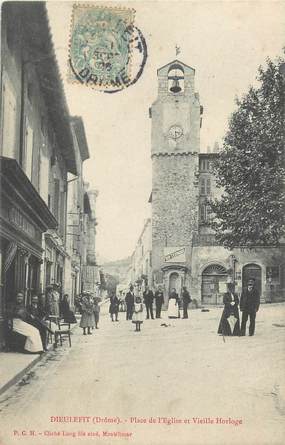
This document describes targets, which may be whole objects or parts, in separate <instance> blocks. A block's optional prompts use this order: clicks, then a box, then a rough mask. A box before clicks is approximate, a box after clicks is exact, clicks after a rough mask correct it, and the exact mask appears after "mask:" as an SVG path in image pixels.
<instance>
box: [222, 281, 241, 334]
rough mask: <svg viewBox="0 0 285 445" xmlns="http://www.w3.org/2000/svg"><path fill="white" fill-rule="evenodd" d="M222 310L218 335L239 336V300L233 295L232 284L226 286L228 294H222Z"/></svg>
mask: <svg viewBox="0 0 285 445" xmlns="http://www.w3.org/2000/svg"><path fill="white" fill-rule="evenodd" d="M223 303H224V310H223V313H222V316H221V320H220V324H219V328H218V334H222V335H229V336H232V335H235V336H238V335H240V322H239V309H238V305H239V299H238V296H237V294H235V293H234V285H233V283H229V284H228V292H226V293H225V294H224V298H223Z"/></svg>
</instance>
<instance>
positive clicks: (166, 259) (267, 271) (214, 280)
mask: <svg viewBox="0 0 285 445" xmlns="http://www.w3.org/2000/svg"><path fill="white" fill-rule="evenodd" d="M157 76H158V97H157V99H156V101H155V102H154V103H153V105H152V107H151V109H150V116H151V119H152V132H151V144H152V146H151V158H152V194H151V205H152V242H151V244H152V245H151V252H152V286H153V287H157V286H158V285H162V286H163V287H164V289H165V294H166V296H167V295H169V292H170V290H171V289H172V288H175V289H176V290H177V291H178V293H180V292H181V288H182V286H187V287H188V289H189V290H190V293H191V295H192V298H195V299H196V300H197V302H198V303H199V304H220V303H221V302H222V297H223V293H224V292H225V290H226V284H227V283H228V282H229V281H234V282H235V284H236V288H237V291H238V292H240V291H241V289H242V287H243V286H244V284H245V282H246V280H247V279H248V277H254V278H255V279H256V285H257V287H258V288H259V290H260V292H261V296H262V301H278V300H281V299H284V296H285V295H284V292H285V289H284V287H285V283H284V281H285V278H284V277H285V275H284V259H283V258H284V246H281V247H278V248H274V247H272V248H270V247H268V248H262V249H261V248H256V249H252V250H242V249H234V250H233V251H229V250H226V249H224V248H223V247H222V246H220V245H218V244H217V242H216V240H215V235H214V233H213V231H212V229H211V228H210V224H209V223H210V219H211V214H210V212H209V206H208V204H207V200H208V199H209V198H213V197H218V196H219V193H221V191H220V190H218V189H217V188H216V184H215V178H214V175H213V173H212V171H211V164H212V161H213V159H214V158H215V157H216V156H217V154H216V153H200V128H201V124H202V113H203V107H202V106H201V105H200V101H199V95H198V93H197V92H195V84H194V80H195V70H194V69H193V68H191V67H189V66H188V65H186V64H184V63H182V62H180V61H178V60H174V61H173V62H171V63H169V64H167V65H165V66H164V67H162V68H160V69H159V70H158V72H157ZM216 151H217V150H216V148H215V152H216Z"/></svg>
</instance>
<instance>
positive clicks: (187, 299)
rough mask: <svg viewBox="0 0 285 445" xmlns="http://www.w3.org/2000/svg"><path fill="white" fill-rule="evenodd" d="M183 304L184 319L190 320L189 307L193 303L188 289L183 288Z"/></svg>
mask: <svg viewBox="0 0 285 445" xmlns="http://www.w3.org/2000/svg"><path fill="white" fill-rule="evenodd" d="M181 296H182V302H183V318H188V305H189V303H191V301H192V300H191V297H190V294H189V292H188V290H187V287H185V286H184V287H183V289H182V295H181Z"/></svg>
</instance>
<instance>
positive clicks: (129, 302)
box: [125, 284, 135, 320]
mask: <svg viewBox="0 0 285 445" xmlns="http://www.w3.org/2000/svg"><path fill="white" fill-rule="evenodd" d="M125 302H126V306H127V314H126V319H127V320H131V319H132V317H133V311H134V304H135V294H134V287H133V285H132V284H131V285H130V290H129V292H128V293H127V295H126V296H125Z"/></svg>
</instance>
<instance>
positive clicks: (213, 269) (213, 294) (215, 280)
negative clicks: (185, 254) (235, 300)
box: [201, 264, 228, 304]
mask: <svg viewBox="0 0 285 445" xmlns="http://www.w3.org/2000/svg"><path fill="white" fill-rule="evenodd" d="M227 278H228V275H227V271H226V269H225V268H224V267H223V266H221V265H220V264H211V265H210V266H208V267H206V269H204V270H203V272H202V289H201V293H202V298H201V301H202V304H222V302H223V295H224V293H225V292H226V290H227V287H226V283H227Z"/></svg>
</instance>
